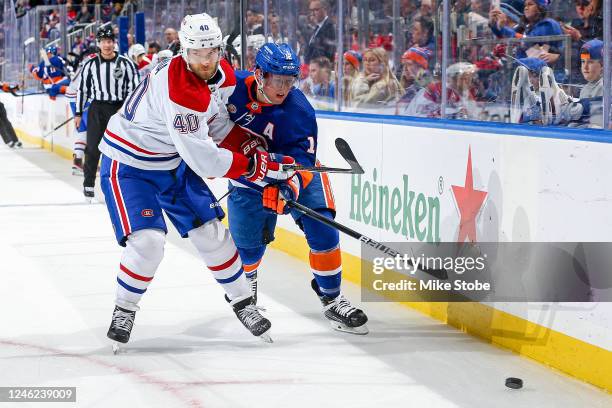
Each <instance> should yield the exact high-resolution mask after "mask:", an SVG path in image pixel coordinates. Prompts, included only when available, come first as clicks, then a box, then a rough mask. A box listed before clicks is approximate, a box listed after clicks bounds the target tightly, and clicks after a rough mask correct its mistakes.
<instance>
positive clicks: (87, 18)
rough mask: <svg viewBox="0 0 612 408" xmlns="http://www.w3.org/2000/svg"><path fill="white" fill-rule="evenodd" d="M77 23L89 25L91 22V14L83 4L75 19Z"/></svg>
mask: <svg viewBox="0 0 612 408" xmlns="http://www.w3.org/2000/svg"><path fill="white" fill-rule="evenodd" d="M76 19H77V21H78V22H79V23H91V22H92V21H93V14H92V12H91V10H90V9H89V6H87V5H85V4H83V5H82V6H81V9H80V11H79V13H78V14H77V17H76Z"/></svg>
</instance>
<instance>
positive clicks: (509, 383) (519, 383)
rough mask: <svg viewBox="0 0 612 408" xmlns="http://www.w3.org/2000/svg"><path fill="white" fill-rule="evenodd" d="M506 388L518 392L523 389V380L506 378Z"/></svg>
mask: <svg viewBox="0 0 612 408" xmlns="http://www.w3.org/2000/svg"><path fill="white" fill-rule="evenodd" d="M506 387H508V388H512V389H515V390H518V389H519V388H523V380H521V379H520V378H516V377H508V378H506Z"/></svg>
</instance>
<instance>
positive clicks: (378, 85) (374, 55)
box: [354, 48, 402, 106]
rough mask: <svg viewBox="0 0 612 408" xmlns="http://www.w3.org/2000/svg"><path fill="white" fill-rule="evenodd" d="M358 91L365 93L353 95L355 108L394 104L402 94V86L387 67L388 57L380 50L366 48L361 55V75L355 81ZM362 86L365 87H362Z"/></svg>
mask: <svg viewBox="0 0 612 408" xmlns="http://www.w3.org/2000/svg"><path fill="white" fill-rule="evenodd" d="M356 81H359V83H360V84H359V85H357V87H358V89H367V92H365V93H362V94H359V95H354V100H355V103H356V105H357V106H375V105H386V104H388V103H395V102H397V101H398V100H399V98H400V96H401V94H402V86H401V84H400V83H399V81H398V80H397V78H396V77H395V75H393V72H392V71H391V67H390V66H389V56H388V55H387V52H386V51H385V50H384V49H382V48H368V49H367V50H365V52H364V53H363V73H362V74H361V75H360V76H359V78H358V79H357V80H356ZM361 84H364V85H365V86H362V85H361Z"/></svg>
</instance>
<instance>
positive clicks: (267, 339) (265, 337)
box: [257, 330, 274, 343]
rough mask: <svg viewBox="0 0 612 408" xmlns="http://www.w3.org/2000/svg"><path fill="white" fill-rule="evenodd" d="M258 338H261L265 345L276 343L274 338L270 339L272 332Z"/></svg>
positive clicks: (264, 333)
mask: <svg viewBox="0 0 612 408" xmlns="http://www.w3.org/2000/svg"><path fill="white" fill-rule="evenodd" d="M257 337H259V338H260V339H261V341H263V342H264V343H274V340H272V337H270V330H268V331H265V332H263V333H262V334H260V335H259V336H257Z"/></svg>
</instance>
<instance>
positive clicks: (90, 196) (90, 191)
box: [83, 187, 98, 204]
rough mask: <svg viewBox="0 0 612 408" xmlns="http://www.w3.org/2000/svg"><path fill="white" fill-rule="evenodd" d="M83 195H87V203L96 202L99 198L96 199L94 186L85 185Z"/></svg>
mask: <svg viewBox="0 0 612 408" xmlns="http://www.w3.org/2000/svg"><path fill="white" fill-rule="evenodd" d="M83 195H84V196H85V202H86V203H89V204H95V203H97V202H98V200H96V193H95V190H94V188H93V187H83Z"/></svg>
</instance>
